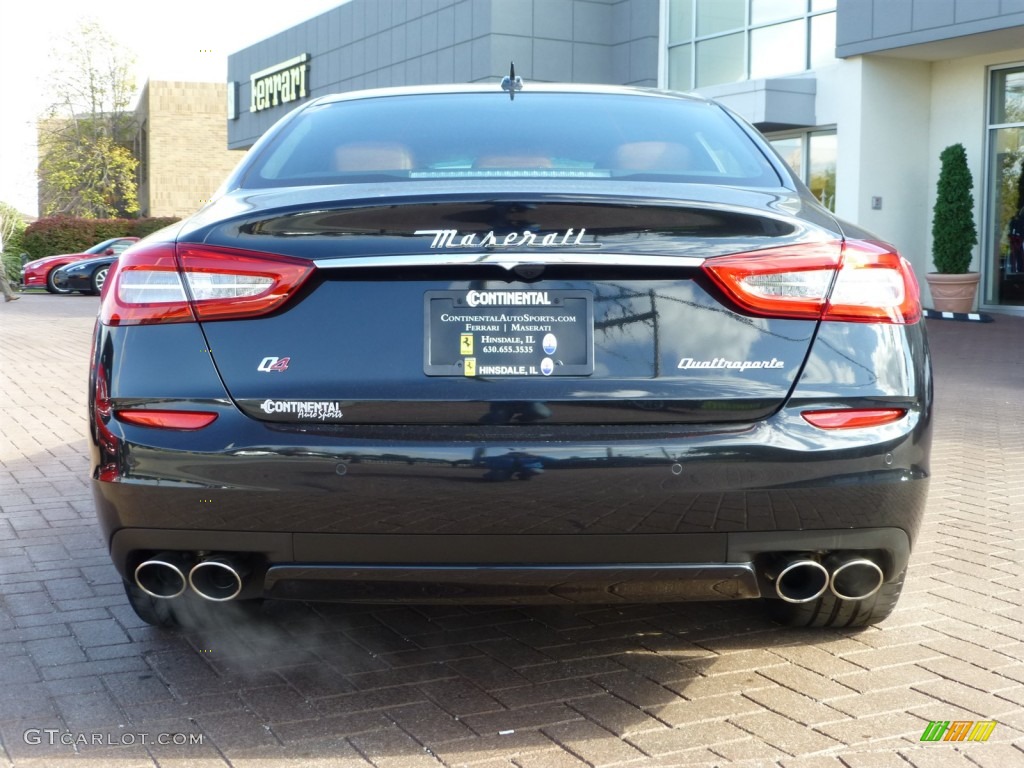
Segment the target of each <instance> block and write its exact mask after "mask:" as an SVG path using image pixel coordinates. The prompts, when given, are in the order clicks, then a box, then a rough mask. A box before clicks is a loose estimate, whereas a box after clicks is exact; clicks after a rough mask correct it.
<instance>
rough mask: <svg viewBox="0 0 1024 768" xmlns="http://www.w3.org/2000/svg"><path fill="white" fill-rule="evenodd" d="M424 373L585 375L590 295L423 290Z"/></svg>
mask: <svg viewBox="0 0 1024 768" xmlns="http://www.w3.org/2000/svg"><path fill="white" fill-rule="evenodd" d="M424 327H425V329H426V334H425V336H426V338H425V339H424V351H423V371H424V373H426V374H427V375H428V376H470V377H493V376H537V377H544V376H587V375H589V374H591V373H593V372H594V297H593V294H591V293H590V292H589V291H569V290H565V291H560V290H468V291H428V292H427V293H426V296H425V299H424Z"/></svg>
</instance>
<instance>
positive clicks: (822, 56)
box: [668, 0, 836, 91]
mask: <svg viewBox="0 0 1024 768" xmlns="http://www.w3.org/2000/svg"><path fill="white" fill-rule="evenodd" d="M835 10H836V0H669V4H668V87H669V88H674V89H676V90H682V91H688V90H692V89H694V88H704V87H706V86H711V85H721V84H722V83H735V82H739V81H742V80H747V79H752V78H753V79H757V78H766V77H779V76H782V75H792V74H797V73H799V72H804V71H806V70H808V69H814V68H816V67H821V66H824V65H826V64H829V63H831V62H833V61H835V49H836V13H835Z"/></svg>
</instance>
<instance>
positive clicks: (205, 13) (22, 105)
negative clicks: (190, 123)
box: [0, 0, 390, 216]
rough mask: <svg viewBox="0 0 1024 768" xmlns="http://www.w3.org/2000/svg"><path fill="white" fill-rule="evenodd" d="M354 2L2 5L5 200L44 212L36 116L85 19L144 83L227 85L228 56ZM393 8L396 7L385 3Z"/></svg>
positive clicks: (51, 0)
mask: <svg viewBox="0 0 1024 768" xmlns="http://www.w3.org/2000/svg"><path fill="white" fill-rule="evenodd" d="M346 1H347V0H285V1H284V2H280V0H170V2H167V1H166V0H165V1H163V2H155V1H154V0H85V1H84V2H83V0H3V1H2V3H0V82H2V83H3V86H2V88H0V201H2V202H6V203H10V204H11V205H14V206H15V207H16V208H17V209H18V210H20V211H21V212H22V213H27V214H30V215H33V216H35V215H37V214H38V211H37V209H36V205H37V204H36V178H35V167H36V153H35V123H36V118H37V117H38V115H39V114H40V112H41V111H42V109H43V107H44V105H45V104H46V98H45V94H46V87H47V85H46V84H47V73H48V70H49V66H50V64H49V55H50V52H51V51H52V50H54V48H55V47H56V46H57V44H58V42H59V41H60V40H61V39H62V38H63V37H65V36H66V35H67V34H68V33H69V32H71V31H72V30H74V29H75V28H76V27H77V26H78V23H79V20H80V19H82V18H89V19H92V20H95V21H97V22H98V23H99V24H100V26H102V27H103V28H104V29H105V30H106V31H107V32H108V33H110V34H111V35H112V36H114V37H115V38H117V39H118V40H120V41H121V43H122V44H123V45H124V46H125V47H127V48H128V49H129V50H130V51H131V52H132V53H134V54H135V57H136V72H135V76H136V82H137V84H138V86H139V87H140V88H141V86H142V85H143V84H144V83H145V82H146V80H189V81H205V82H226V81H227V71H228V55H229V54H232V53H234V52H236V51H238V50H240V49H242V48H245V47H247V46H249V45H251V44H253V43H255V42H258V41H260V40H262V39H264V38H266V37H270V36H271V35H273V34H275V33H277V32H280V31H282V30H284V29H287V28H289V27H291V26H294V25H295V24H297V23H299V22H301V21H305V20H306V19H310V18H312V17H314V16H317V15H319V14H320V13H323V12H324V11H326V10H329V9H331V8H334V7H336V6H338V5H342V4H343V3H344V2H346ZM382 1H383V2H390V0H382Z"/></svg>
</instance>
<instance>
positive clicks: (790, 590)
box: [775, 560, 829, 603]
mask: <svg viewBox="0 0 1024 768" xmlns="http://www.w3.org/2000/svg"><path fill="white" fill-rule="evenodd" d="M828 585H829V574H828V570H827V569H826V568H825V566H823V565H822V564H821V563H819V562H818V561H817V560H794V561H792V562H790V563H788V564H786V566H785V567H784V568H783V569H782V570H781V571H779V575H778V576H776V577H775V593H776V594H777V595H778V596H779V597H781V598H782V599H783V600H785V601H786V602H787V603H809V602H811V600H817V599H818V598H819V597H821V596H822V595H823V594H825V590H826V589H828Z"/></svg>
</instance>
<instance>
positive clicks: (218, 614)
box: [124, 579, 263, 629]
mask: <svg viewBox="0 0 1024 768" xmlns="http://www.w3.org/2000/svg"><path fill="white" fill-rule="evenodd" d="M124 593H125V595H127V596H128V603H129V604H130V605H131V607H132V610H133V611H135V615H136V616H138V617H139V618H140V619H142V620H143V621H144V622H146V623H147V624H150V625H152V626H154V627H183V628H185V629H202V628H210V627H222V628H227V627H231V626H237V625H238V624H242V623H245V622H249V621H253V620H255V619H256V618H257V617H258V614H259V613H260V611H261V609H262V606H263V601H262V600H232V601H230V602H227V603H215V602H211V601H209V600H204V599H203V598H201V597H199V596H198V595H195V594H193V593H192V592H185V594H183V595H181V596H180V597H175V598H171V599H163V598H159V597H153V596H152V595H148V594H146V593H145V592H143V591H142V589H140V588H139V586H138V585H137V584H134V583H133V582H130V581H128V580H127V579H125V580H124Z"/></svg>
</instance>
